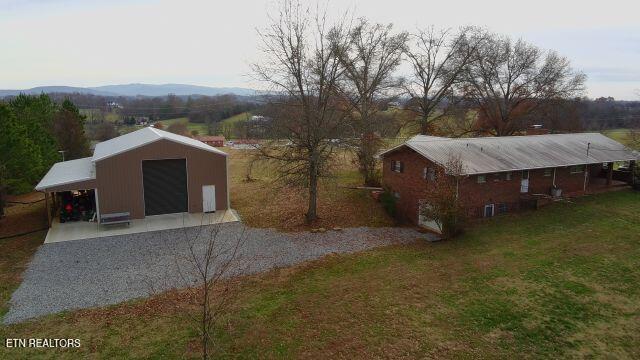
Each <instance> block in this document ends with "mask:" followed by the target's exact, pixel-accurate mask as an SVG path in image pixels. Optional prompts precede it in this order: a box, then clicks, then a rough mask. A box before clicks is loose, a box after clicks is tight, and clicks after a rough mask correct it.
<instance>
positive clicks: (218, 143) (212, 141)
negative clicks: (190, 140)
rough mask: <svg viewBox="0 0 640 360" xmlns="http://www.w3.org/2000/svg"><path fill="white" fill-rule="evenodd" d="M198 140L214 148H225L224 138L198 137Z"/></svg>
mask: <svg viewBox="0 0 640 360" xmlns="http://www.w3.org/2000/svg"><path fill="white" fill-rule="evenodd" d="M195 139H196V140H198V141H202V142H203V143H205V144H207V145H209V146H214V147H223V146H224V136H196V137H195Z"/></svg>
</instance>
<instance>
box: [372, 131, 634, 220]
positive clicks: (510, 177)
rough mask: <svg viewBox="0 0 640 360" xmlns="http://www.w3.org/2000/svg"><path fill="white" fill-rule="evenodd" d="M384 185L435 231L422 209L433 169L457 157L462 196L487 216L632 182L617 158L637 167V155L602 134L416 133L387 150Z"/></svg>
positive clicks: (402, 209)
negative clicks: (453, 136)
mask: <svg viewBox="0 0 640 360" xmlns="http://www.w3.org/2000/svg"><path fill="white" fill-rule="evenodd" d="M381 156H382V159H383V176H382V181H383V185H384V186H385V187H386V188H388V189H389V191H391V192H392V193H393V196H394V197H395V198H396V207H397V212H398V214H399V216H400V217H401V218H402V219H404V220H407V221H410V222H412V223H415V224H418V225H422V226H425V227H428V228H431V229H433V230H436V231H437V230H438V229H436V228H434V226H435V225H434V224H433V223H430V222H428V221H426V220H425V219H422V217H421V216H420V212H421V211H420V208H421V207H422V206H428V204H426V203H425V198H426V197H427V194H428V192H429V191H430V189H433V186H434V184H435V183H436V182H437V181H439V180H438V179H437V177H436V176H435V174H437V173H441V172H439V171H437V170H438V169H442V168H443V167H445V166H446V164H447V162H448V161H449V160H450V159H452V158H457V159H460V162H461V163H462V168H463V176H464V177H463V179H462V180H461V181H459V182H458V184H457V191H458V196H460V197H461V199H462V200H463V201H464V202H465V206H466V207H467V211H468V214H469V215H470V216H472V217H490V216H494V215H496V214H500V213H504V212H510V211H515V210H518V209H520V208H523V207H528V206H531V204H532V202H533V204H534V206H538V205H539V204H540V203H542V202H544V201H545V200H546V201H549V200H550V199H553V197H554V196H555V197H559V196H565V195H570V196H571V195H580V194H584V193H589V192H592V191H594V192H595V191H598V190H600V189H602V188H606V187H608V186H612V185H626V183H630V182H631V181H633V179H632V176H631V173H630V171H629V170H627V171H617V170H614V167H613V163H614V162H620V161H624V162H628V163H629V167H628V169H631V168H633V166H635V162H636V160H637V159H638V156H639V154H638V153H637V152H634V151H631V150H629V149H627V148H625V147H624V145H622V144H620V143H618V142H616V141H614V140H612V139H610V138H608V137H606V136H604V135H602V134H598V133H582V134H551V135H530V136H505V137H481V138H458V139H451V138H443V137H435V136H422V135H419V136H415V137H413V138H411V139H410V140H408V141H407V142H405V143H403V144H401V145H399V146H396V147H394V148H391V149H389V150H386V151H384V152H383V153H382V154H381Z"/></svg>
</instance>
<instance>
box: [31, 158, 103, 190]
mask: <svg viewBox="0 0 640 360" xmlns="http://www.w3.org/2000/svg"><path fill="white" fill-rule="evenodd" d="M95 178H96V167H95V165H94V163H93V161H92V160H91V158H90V157H86V158H81V159H76V160H69V161H62V162H59V163H55V164H53V166H52V167H51V169H50V170H49V172H48V173H47V174H46V175H45V176H44V177H43V178H42V180H40V182H39V183H38V185H36V190H37V191H41V190H46V189H49V188H52V187H56V186H61V185H66V184H71V183H76V182H81V181H87V180H93V179H95Z"/></svg>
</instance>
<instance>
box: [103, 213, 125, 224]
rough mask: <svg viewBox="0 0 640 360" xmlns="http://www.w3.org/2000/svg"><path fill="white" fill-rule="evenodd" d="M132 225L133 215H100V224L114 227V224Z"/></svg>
mask: <svg viewBox="0 0 640 360" xmlns="http://www.w3.org/2000/svg"><path fill="white" fill-rule="evenodd" d="M124 223H127V225H130V224H131V215H130V214H129V213H128V212H120V213H113V214H100V224H102V225H112V224H124Z"/></svg>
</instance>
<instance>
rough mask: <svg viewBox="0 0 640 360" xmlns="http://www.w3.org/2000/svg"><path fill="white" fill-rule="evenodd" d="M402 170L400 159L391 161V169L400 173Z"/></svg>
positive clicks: (402, 165)
mask: <svg viewBox="0 0 640 360" xmlns="http://www.w3.org/2000/svg"><path fill="white" fill-rule="evenodd" d="M403 170H404V164H402V161H395V160H393V161H391V171H393V172H397V173H401V172H402V171H403Z"/></svg>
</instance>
